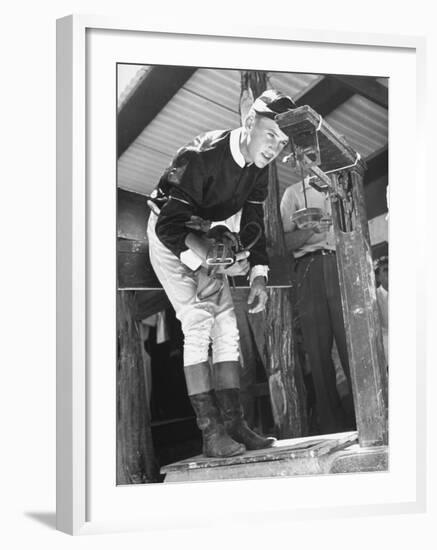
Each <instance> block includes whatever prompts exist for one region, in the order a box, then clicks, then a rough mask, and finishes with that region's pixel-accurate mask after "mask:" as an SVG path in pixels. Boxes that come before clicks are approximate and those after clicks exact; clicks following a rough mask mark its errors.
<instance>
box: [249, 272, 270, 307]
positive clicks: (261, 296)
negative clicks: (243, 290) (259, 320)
mask: <svg viewBox="0 0 437 550" xmlns="http://www.w3.org/2000/svg"><path fill="white" fill-rule="evenodd" d="M256 297H258V302H257V303H256V305H255V306H254V307H252V308H251V309H249V313H259V312H260V311H264V309H265V307H266V303H267V289H266V280H265V278H264V277H263V276H262V275H260V276H259V277H255V279H254V280H253V281H252V284H251V285H250V291H249V297H248V298H247V303H248V304H249V305H251V304H252V303H253V302H254V300H255V298H256Z"/></svg>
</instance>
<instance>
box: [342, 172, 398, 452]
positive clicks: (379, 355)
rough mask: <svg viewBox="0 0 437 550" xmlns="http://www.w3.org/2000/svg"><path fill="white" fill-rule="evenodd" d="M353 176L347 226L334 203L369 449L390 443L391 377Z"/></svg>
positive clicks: (360, 422)
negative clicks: (389, 389)
mask: <svg viewBox="0 0 437 550" xmlns="http://www.w3.org/2000/svg"><path fill="white" fill-rule="evenodd" d="M350 177H351V180H350V184H351V189H350V191H351V193H352V203H351V204H349V207H348V208H344V210H347V211H348V212H349V215H350V219H349V220H348V223H347V224H346V225H344V223H343V220H342V216H341V212H340V211H341V209H339V207H338V206H339V202H338V200H336V199H335V198H333V197H331V204H332V212H333V223H334V231H335V237H336V248H337V255H336V256H337V265H338V272H339V280H340V290H341V295H342V306H343V316H344V321H345V330H346V337H347V344H348V355H349V364H350V371H351V380H352V390H353V397H354V405H355V415H356V420H357V427H358V433H359V442H360V445H361V446H364V447H367V446H372V445H382V444H386V443H387V438H388V435H387V429H388V428H387V377H386V369H385V361H384V351H383V347H382V337H381V330H380V326H379V317H378V309H377V308H378V306H377V300H376V286H375V276H374V272H373V263H372V251H371V247H370V238H369V229H368V224H367V218H366V213H365V206H364V193H363V186H362V178H361V176H360V175H359V174H358V173H357V172H352V173H351V175H350ZM332 178H333V182H334V187H335V188H337V187H338V185H339V182H338V178H337V177H336V176H334V175H333V176H332ZM346 206H347V205H346ZM349 223H350V224H351V226H350V227H349V226H348V225H349Z"/></svg>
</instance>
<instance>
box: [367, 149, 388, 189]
mask: <svg viewBox="0 0 437 550" xmlns="http://www.w3.org/2000/svg"><path fill="white" fill-rule="evenodd" d="M366 164H367V170H366V172H365V173H364V185H367V184H369V183H371V182H372V181H375V180H377V179H379V178H381V177H382V176H386V175H387V174H388V147H387V146H385V147H382V148H381V149H378V151H375V152H374V153H373V154H372V155H370V156H369V157H367V158H366Z"/></svg>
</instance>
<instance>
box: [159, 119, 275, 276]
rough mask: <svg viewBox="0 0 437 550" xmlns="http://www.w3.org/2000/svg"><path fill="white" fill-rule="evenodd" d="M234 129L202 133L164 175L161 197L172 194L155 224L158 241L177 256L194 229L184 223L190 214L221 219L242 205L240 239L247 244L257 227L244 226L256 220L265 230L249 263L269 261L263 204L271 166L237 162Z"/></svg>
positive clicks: (182, 151) (179, 153) (208, 218)
mask: <svg viewBox="0 0 437 550" xmlns="http://www.w3.org/2000/svg"><path fill="white" fill-rule="evenodd" d="M230 133H231V132H230V130H227V131H213V132H208V133H206V134H202V135H201V136H198V137H197V138H195V140H193V142H192V143H190V144H188V145H186V146H185V147H183V148H181V149H180V150H179V151H178V152H177V154H176V156H175V158H174V159H173V161H172V163H171V165H170V166H169V167H168V168H167V169H166V171H165V172H164V174H163V175H162V177H161V179H160V181H159V184H158V188H157V196H158V197H168V201H167V202H166V203H165V205H164V206H163V207H162V209H161V212H160V214H159V216H158V221H157V224H156V234H157V236H158V238H159V239H160V241H161V242H162V243H163V244H164V245H165V246H166V247H167V248H168V249H169V250H171V251H172V252H173V253H174V254H175V255H176V256H177V257H180V254H181V253H182V252H184V251H185V250H187V246H186V244H185V238H186V236H187V234H188V232H189V231H190V230H189V229H187V228H186V227H185V222H186V221H188V220H189V219H190V217H191V216H193V215H194V216H200V217H201V218H203V219H205V220H210V221H223V220H225V219H227V218H229V217H231V216H233V215H234V214H236V213H237V212H238V211H239V210H240V209H242V215H241V224H240V231H241V238H242V241H243V245H246V244H248V243H249V242H250V241H251V240H252V238H253V236H254V234H256V230H254V228H253V227H252V228H250V230H249V229H248V230H247V231H244V228H245V226H246V225H247V224H248V223H249V222H252V221H255V222H257V223H258V224H259V225H260V227H261V228H262V236H261V238H260V239H259V240H258V242H257V243H256V244H255V246H254V247H253V248H252V250H251V254H250V256H249V263H250V265H251V266H252V267H253V266H255V265H268V257H267V252H266V239H265V229H264V209H263V202H264V201H265V199H266V198H267V187H268V167H265V168H262V169H260V168H257V167H256V166H255V164H251V165H246V166H244V167H243V168H242V167H241V166H239V164H238V163H237V162H236V161H235V160H234V158H233V156H232V153H231V148H230Z"/></svg>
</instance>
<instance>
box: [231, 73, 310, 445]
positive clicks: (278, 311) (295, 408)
mask: <svg viewBox="0 0 437 550" xmlns="http://www.w3.org/2000/svg"><path fill="white" fill-rule="evenodd" d="M241 85H242V92H241V101H240V112H241V114H242V116H244V115H245V114H246V112H247V108H248V105H249V101H248V99H253V98H256V97H258V96H259V95H260V94H261V93H262V92H263V91H264V90H266V89H267V75H266V73H264V72H260V71H243V72H242V76H241ZM264 209H265V211H264V223H265V227H266V238H267V250H268V253H269V259H270V263H271V270H272V271H273V270H276V271H279V272H281V273H283V274H284V278H285V279H289V278H290V274H291V270H292V262H291V257H290V255H289V254H287V252H286V247H285V238H284V231H283V228H282V221H281V216H280V208H279V184H278V177H277V170H276V164H274V163H273V164H271V165H270V166H269V195H268V198H267V200H266V203H265V207H264ZM291 292H292V290H291V285H285V286H284V287H270V288H269V301H268V303H267V306H266V312H265V315H262V314H256V315H248V317H249V322H250V324H251V327H252V331H253V333H254V335H255V341H256V344H257V346H258V351H259V352H260V356H261V359H262V361H263V364H264V367H265V370H266V375H267V379H268V383H269V389H270V401H271V405H272V413H273V419H274V423H275V429H276V432H277V435H278V437H280V438H289V437H299V436H303V435H306V433H307V419H306V409H305V402H304V396H305V390H304V383H303V376H302V373H301V372H300V368H299V364H298V362H297V361H296V359H295V347H294V337H293V332H292V327H293V322H292V315H293V312H292V305H291V304H292V301H291Z"/></svg>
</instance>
